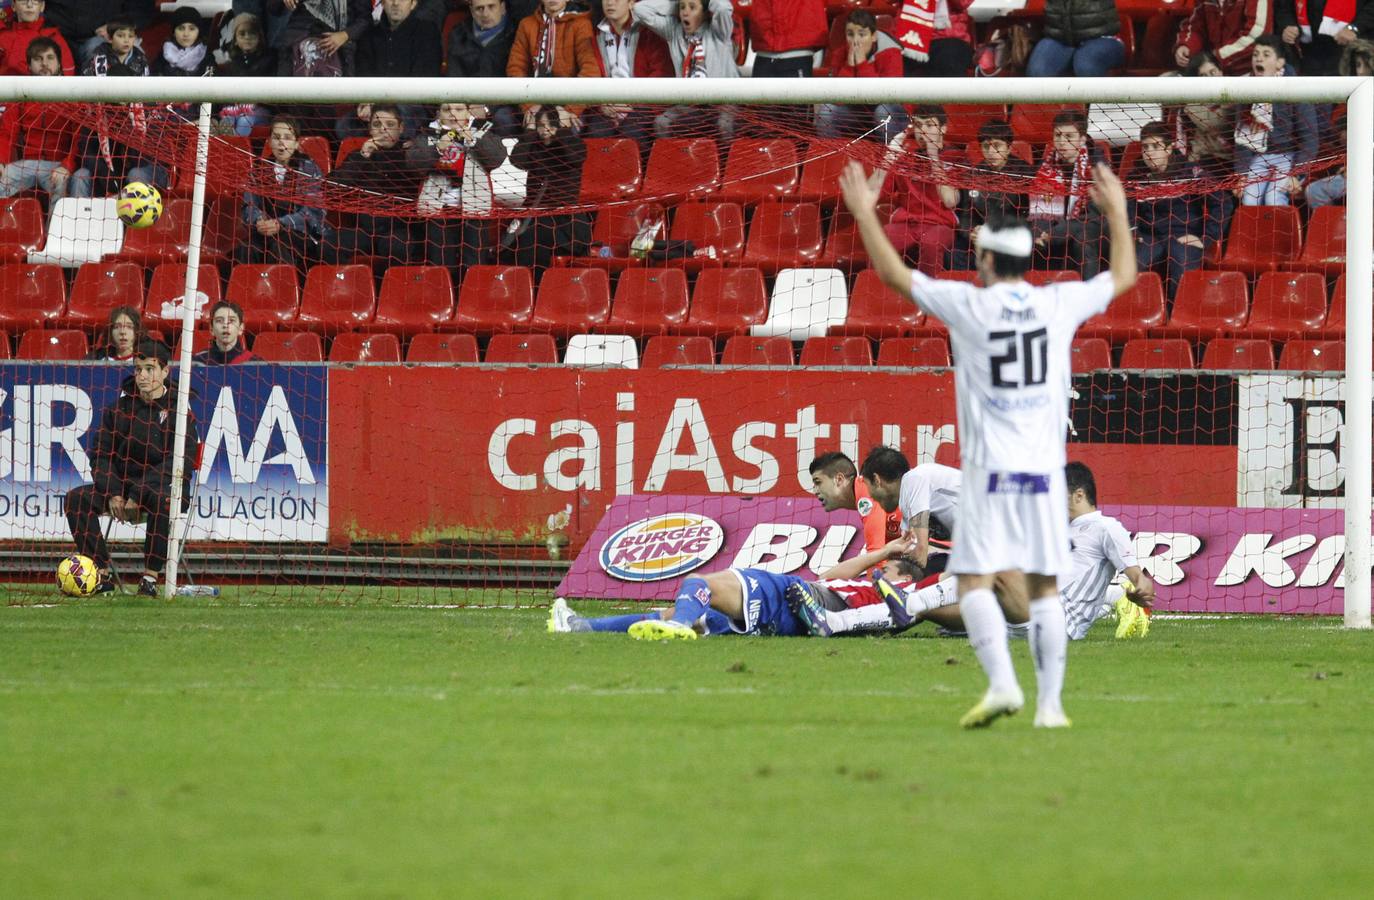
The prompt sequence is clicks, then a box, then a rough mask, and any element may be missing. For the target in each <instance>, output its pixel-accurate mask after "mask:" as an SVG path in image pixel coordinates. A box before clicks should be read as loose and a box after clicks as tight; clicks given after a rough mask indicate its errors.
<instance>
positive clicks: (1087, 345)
mask: <svg viewBox="0 0 1374 900" xmlns="http://www.w3.org/2000/svg"><path fill="white" fill-rule="evenodd" d="M1069 364H1070V365H1071V366H1072V371H1073V374H1075V375H1081V374H1084V373H1087V372H1096V371H1097V370H1098V369H1110V368H1111V367H1112V345H1111V344H1108V343H1107V342H1106V341H1105V340H1103V339H1102V338H1075V339H1074V342H1073V343H1072V344H1070V345H1069Z"/></svg>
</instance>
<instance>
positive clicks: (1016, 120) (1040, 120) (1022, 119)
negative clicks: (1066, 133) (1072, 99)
mask: <svg viewBox="0 0 1374 900" xmlns="http://www.w3.org/2000/svg"><path fill="white" fill-rule="evenodd" d="M1065 110H1071V111H1073V112H1077V113H1082V114H1083V116H1084V118H1085V119H1086V117H1087V114H1088V113H1087V110H1086V109H1085V108H1084V107H1082V106H1055V105H1052V104H1045V103H1018V104H1016V105H1014V106H1013V107H1012V109H1011V131H1012V134H1013V135H1014V136H1015V137H1016V139H1017V140H1022V141H1030V142H1031V143H1032V144H1034V145H1036V146H1038V147H1039V146H1044V145H1046V144H1048V143H1049V142H1050V138H1051V136H1052V133H1053V131H1054V117H1055V116H1057V115H1059V114H1060V113H1061V112H1064V111H1065Z"/></svg>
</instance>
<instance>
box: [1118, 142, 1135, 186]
mask: <svg viewBox="0 0 1374 900" xmlns="http://www.w3.org/2000/svg"><path fill="white" fill-rule="evenodd" d="M1139 160H1140V141H1131V142H1130V143H1129V144H1127V145H1126V149H1124V150H1122V151H1121V164H1120V165H1118V166H1117V167H1116V170H1117V171H1118V172H1120V173H1121V175H1122V176H1123V177H1126V176H1129V175H1130V174H1131V169H1133V168H1134V167H1135V164H1136V163H1137V162H1138V161H1139Z"/></svg>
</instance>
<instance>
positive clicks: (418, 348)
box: [406, 334, 478, 363]
mask: <svg viewBox="0 0 1374 900" xmlns="http://www.w3.org/2000/svg"><path fill="white" fill-rule="evenodd" d="M477 361H478V360H477V338H475V337H473V336H472V335H470V334H417V335H415V337H414V338H412V339H411V341H410V347H409V348H408V349H407V350H406V362H408V363H421V362H434V363H475V362H477Z"/></svg>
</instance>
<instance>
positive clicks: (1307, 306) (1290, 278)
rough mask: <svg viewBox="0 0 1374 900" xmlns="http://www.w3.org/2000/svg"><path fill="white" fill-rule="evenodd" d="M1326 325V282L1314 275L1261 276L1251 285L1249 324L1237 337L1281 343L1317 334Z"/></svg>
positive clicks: (1277, 274) (1308, 273)
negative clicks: (1251, 301)
mask: <svg viewBox="0 0 1374 900" xmlns="http://www.w3.org/2000/svg"><path fill="white" fill-rule="evenodd" d="M1325 321H1326V279H1325V278H1324V277H1323V276H1321V275H1318V274H1317V273H1316V272H1265V273H1264V274H1263V275H1261V276H1260V277H1259V283H1257V284H1256V285H1255V299H1254V302H1253V303H1252V304H1251V306H1250V321H1248V322H1246V323H1245V327H1244V328H1242V329H1240V330H1239V331H1238V332H1237V334H1238V335H1240V336H1241V337H1255V338H1265V339H1266V340H1275V341H1284V340H1288V339H1289V338H1301V337H1310V336H1312V335H1314V334H1319V333H1320V332H1321V328H1322V323H1324V322H1325Z"/></svg>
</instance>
